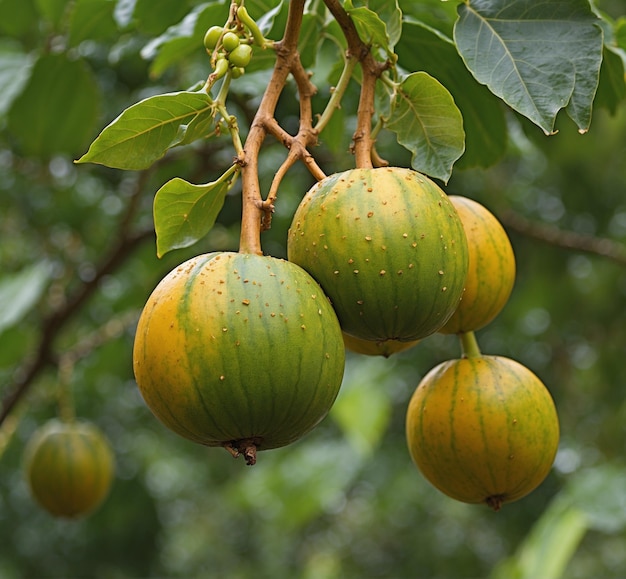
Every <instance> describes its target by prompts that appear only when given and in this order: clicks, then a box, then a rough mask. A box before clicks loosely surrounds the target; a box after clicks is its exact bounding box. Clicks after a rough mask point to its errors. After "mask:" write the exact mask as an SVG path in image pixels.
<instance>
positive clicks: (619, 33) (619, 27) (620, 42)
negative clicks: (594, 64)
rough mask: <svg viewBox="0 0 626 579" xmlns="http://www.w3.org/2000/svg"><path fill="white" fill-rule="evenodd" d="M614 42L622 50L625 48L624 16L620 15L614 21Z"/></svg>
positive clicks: (625, 18) (625, 17)
mask: <svg viewBox="0 0 626 579" xmlns="http://www.w3.org/2000/svg"><path fill="white" fill-rule="evenodd" d="M614 33H615V43H616V44H617V46H619V48H621V49H622V50H626V16H622V18H620V19H619V20H618V21H617V22H616V23H615V30H614Z"/></svg>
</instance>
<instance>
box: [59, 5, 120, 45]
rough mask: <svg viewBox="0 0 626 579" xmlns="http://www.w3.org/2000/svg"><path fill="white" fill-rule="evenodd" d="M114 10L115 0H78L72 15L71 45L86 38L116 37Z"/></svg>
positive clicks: (105, 38) (69, 41)
mask: <svg viewBox="0 0 626 579" xmlns="http://www.w3.org/2000/svg"><path fill="white" fill-rule="evenodd" d="M114 10H115V1H114V0H77V1H76V3H75V4H74V7H73V9H72V13H71V17H70V30H69V39H68V44H69V46H77V45H79V44H80V43H81V42H83V41H84V40H92V41H95V40H107V39H110V38H114V37H115V35H116V33H117V24H116V22H115V19H114V16H113V13H114Z"/></svg>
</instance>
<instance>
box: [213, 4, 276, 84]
mask: <svg viewBox="0 0 626 579" xmlns="http://www.w3.org/2000/svg"><path fill="white" fill-rule="evenodd" d="M236 15H237V18H236V19H235V21H234V22H233V24H232V26H231V25H228V24H227V25H226V26H211V27H210V28H209V29H208V30H207V31H206V34H205V35H204V47H205V48H206V51H207V53H209V54H210V55H211V58H212V61H213V62H214V71H213V75H212V76H213V78H214V79H215V80H217V79H218V78H221V77H223V76H224V75H225V74H226V73H227V72H230V74H231V75H232V77H233V78H239V77H240V76H241V75H242V74H243V73H244V72H245V69H246V67H247V66H248V64H250V60H251V59H252V44H257V45H259V46H262V47H264V46H265V45H266V42H267V41H266V39H265V38H264V37H263V34H262V33H261V31H260V30H259V27H258V26H257V24H256V22H255V21H254V20H253V19H252V18H251V17H250V15H249V14H248V11H247V10H246V8H245V7H244V6H239V7H238V8H237V11H236Z"/></svg>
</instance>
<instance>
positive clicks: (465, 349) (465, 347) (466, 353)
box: [459, 332, 481, 358]
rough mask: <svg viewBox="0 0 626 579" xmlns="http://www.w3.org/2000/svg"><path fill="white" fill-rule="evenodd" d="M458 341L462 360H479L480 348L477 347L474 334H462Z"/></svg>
mask: <svg viewBox="0 0 626 579" xmlns="http://www.w3.org/2000/svg"><path fill="white" fill-rule="evenodd" d="M459 340H460V341H461V352H462V356H463V358H479V357H480V355H481V354H480V348H479V347H478V341H477V340H476V334H474V332H464V333H463V334H459Z"/></svg>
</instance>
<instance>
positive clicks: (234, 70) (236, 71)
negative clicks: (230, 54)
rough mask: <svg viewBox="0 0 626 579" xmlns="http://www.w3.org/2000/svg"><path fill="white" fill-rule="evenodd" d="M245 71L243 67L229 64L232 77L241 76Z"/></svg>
mask: <svg viewBox="0 0 626 579" xmlns="http://www.w3.org/2000/svg"><path fill="white" fill-rule="evenodd" d="M245 72H246V70H245V69H244V68H242V67H241V66H231V67H230V74H231V75H232V77H233V78H239V77H241V76H243V74H244V73H245Z"/></svg>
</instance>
